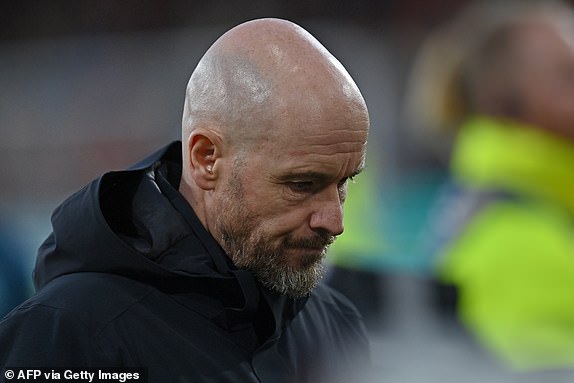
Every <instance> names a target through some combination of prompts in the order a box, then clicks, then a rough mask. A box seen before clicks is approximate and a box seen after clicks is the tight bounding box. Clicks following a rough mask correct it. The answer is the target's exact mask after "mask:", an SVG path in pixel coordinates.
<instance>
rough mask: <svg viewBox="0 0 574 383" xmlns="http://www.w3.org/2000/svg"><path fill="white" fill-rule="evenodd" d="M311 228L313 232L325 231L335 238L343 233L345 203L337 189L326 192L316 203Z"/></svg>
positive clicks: (310, 223)
mask: <svg viewBox="0 0 574 383" xmlns="http://www.w3.org/2000/svg"><path fill="white" fill-rule="evenodd" d="M314 203H315V204H316V205H315V209H314V210H313V213H312V214H311V218H310V222H309V226H310V227H311V229H313V230H325V231H326V232H328V233H329V234H331V235H333V236H337V235H340V234H342V233H343V230H344V225H343V201H342V199H341V195H340V193H339V190H338V189H337V188H334V191H333V189H331V190H325V191H324V192H323V193H321V195H319V196H318V198H317V200H316V201H314Z"/></svg>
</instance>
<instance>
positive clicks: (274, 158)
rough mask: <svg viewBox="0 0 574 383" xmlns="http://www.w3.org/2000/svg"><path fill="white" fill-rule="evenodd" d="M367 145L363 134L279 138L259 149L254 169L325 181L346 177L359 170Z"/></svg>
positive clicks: (347, 132)
mask: <svg viewBox="0 0 574 383" xmlns="http://www.w3.org/2000/svg"><path fill="white" fill-rule="evenodd" d="M366 142H367V131H366V130H359V131H357V130H349V129H341V130H330V132H328V133H327V132H315V133H307V134H300V135H296V134H291V135H282V136H281V138H280V139H277V140H272V141H269V142H267V143H266V144H265V145H264V146H263V147H262V148H261V150H260V151H259V154H260V156H258V157H259V163H258V164H256V166H260V167H261V170H262V171H264V172H269V173H273V174H274V175H282V174H290V173H300V174H304V173H314V174H322V175H323V176H324V177H325V178H331V177H332V178H337V177H345V176H349V175H352V174H354V173H356V172H358V171H360V170H361V168H362V166H363V163H364V157H365V150H366Z"/></svg>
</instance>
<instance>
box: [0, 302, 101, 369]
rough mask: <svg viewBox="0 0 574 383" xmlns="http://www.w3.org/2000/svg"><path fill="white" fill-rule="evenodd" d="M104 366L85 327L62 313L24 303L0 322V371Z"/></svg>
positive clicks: (46, 307) (54, 308) (61, 310)
mask: <svg viewBox="0 0 574 383" xmlns="http://www.w3.org/2000/svg"><path fill="white" fill-rule="evenodd" d="M97 365H101V366H104V365H105V359H104V358H103V355H102V353H101V351H99V350H98V349H97V346H96V343H95V342H92V339H91V335H90V332H89V329H88V326H86V324H85V323H83V321H82V320H81V319H80V318H77V317H76V316H75V315H74V314H73V313H70V312H68V311H67V310H65V309H62V308H58V307H52V306H49V305H44V304H38V303H31V302H25V303H24V304H23V305H21V306H20V307H18V308H16V309H15V310H13V311H12V312H11V313H10V314H9V315H8V316H7V317H6V318H4V320H3V321H2V322H0V367H82V366H97Z"/></svg>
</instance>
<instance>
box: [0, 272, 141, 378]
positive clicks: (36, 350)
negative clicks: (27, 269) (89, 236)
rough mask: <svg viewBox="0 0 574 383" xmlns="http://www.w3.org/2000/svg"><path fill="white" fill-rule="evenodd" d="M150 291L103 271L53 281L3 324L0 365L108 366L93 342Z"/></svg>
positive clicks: (1, 326) (1, 325)
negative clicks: (111, 323) (112, 322)
mask: <svg viewBox="0 0 574 383" xmlns="http://www.w3.org/2000/svg"><path fill="white" fill-rule="evenodd" d="M149 290H150V288H149V287H148V288H146V287H145V286H143V285H141V284H139V283H137V282H134V281H130V280H128V279H127V278H123V277H119V276H113V275H107V274H101V273H78V274H70V275H67V276H62V277H59V278H57V279H55V280H53V281H52V282H50V283H49V284H48V285H46V286H45V287H44V288H42V289H41V290H40V291H39V292H37V293H36V294H35V295H33V296H32V297H31V298H30V299H28V300H27V301H25V302H24V303H22V304H21V305H20V306H18V307H16V308H15V309H14V310H12V311H11V312H10V313H9V314H8V315H7V316H6V317H5V318H4V319H3V320H2V321H1V322H0V365H4V366H42V365H43V366H48V365H49V366H54V367H56V366H71V365H73V366H84V365H98V364H99V365H105V364H106V363H107V361H106V358H105V355H104V354H103V352H102V351H101V350H100V349H99V348H98V342H95V341H94V340H95V339H96V337H97V336H98V334H99V333H100V331H102V329H103V328H104V327H105V326H106V324H107V323H109V322H110V321H113V320H114V319H115V318H116V317H118V316H120V315H122V313H123V312H125V311H126V310H128V309H129V307H130V306H131V305H132V304H134V303H135V302H137V301H138V300H140V299H142V298H143V297H144V296H145V295H146V294H147V292H148V291H149Z"/></svg>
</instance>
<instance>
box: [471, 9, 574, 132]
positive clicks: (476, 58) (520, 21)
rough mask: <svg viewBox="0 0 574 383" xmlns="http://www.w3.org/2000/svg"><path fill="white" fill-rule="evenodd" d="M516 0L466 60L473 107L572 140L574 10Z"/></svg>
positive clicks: (573, 123) (573, 118)
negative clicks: (504, 18) (517, 2)
mask: <svg viewBox="0 0 574 383" xmlns="http://www.w3.org/2000/svg"><path fill="white" fill-rule="evenodd" d="M518 5H519V4H517V6H516V9H515V12H514V13H513V14H511V15H509V16H508V18H507V19H506V20H503V21H502V22H500V23H499V25H498V26H497V27H495V28H493V29H492V31H490V32H489V33H487V34H485V36H484V39H483V40H482V41H479V44H477V47H476V51H475V52H474V54H473V55H471V56H470V57H469V58H468V61H467V62H466V65H467V72H466V78H467V85H468V87H469V88H468V91H467V94H468V95H469V96H470V97H471V99H470V102H471V106H472V107H473V109H475V112H478V113H483V114H489V115H495V116H501V117H508V118H512V119H516V120H518V121H520V122H523V123H526V124H530V125H533V126H537V127H540V128H543V129H546V130H549V131H552V132H554V133H557V134H560V135H562V136H564V137H570V138H571V139H574V14H573V13H572V10H571V9H569V8H568V7H567V6H565V5H563V4H561V3H559V2H556V3H554V2H530V3H528V2H524V4H521V6H520V7H518ZM508 9H511V8H508Z"/></svg>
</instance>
